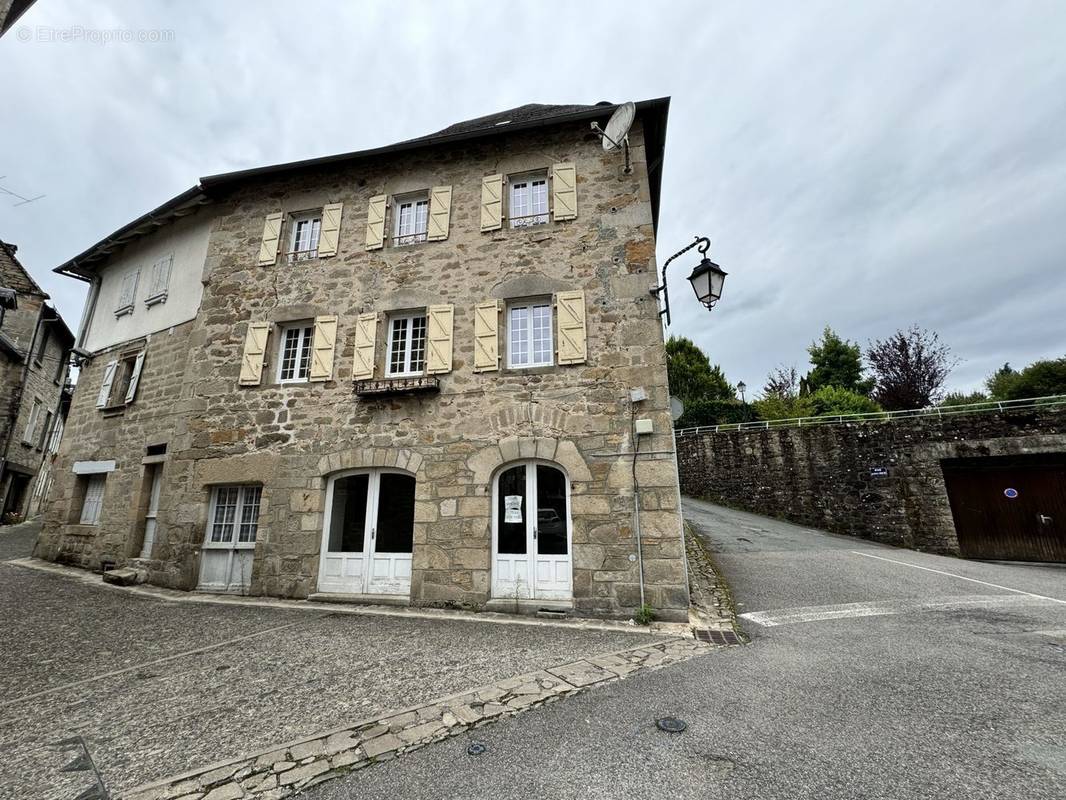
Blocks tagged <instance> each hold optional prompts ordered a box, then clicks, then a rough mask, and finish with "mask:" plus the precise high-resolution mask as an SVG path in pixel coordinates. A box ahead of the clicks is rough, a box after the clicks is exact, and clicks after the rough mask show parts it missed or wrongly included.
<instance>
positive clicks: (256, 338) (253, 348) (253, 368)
mask: <svg viewBox="0 0 1066 800" xmlns="http://www.w3.org/2000/svg"><path fill="white" fill-rule="evenodd" d="M269 334H270V323H269V322H249V323H248V331H247V333H245V335H244V353H243V354H242V355H241V374H240V378H238V380H237V383H238V384H240V385H241V386H258V385H259V382H260V381H261V380H263V359H264V357H265V356H266V344H267V336H268V335H269Z"/></svg>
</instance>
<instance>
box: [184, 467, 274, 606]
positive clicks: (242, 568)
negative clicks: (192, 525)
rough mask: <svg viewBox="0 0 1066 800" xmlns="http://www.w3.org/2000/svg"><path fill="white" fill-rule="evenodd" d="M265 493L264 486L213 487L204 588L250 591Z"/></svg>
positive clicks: (201, 585)
mask: <svg viewBox="0 0 1066 800" xmlns="http://www.w3.org/2000/svg"><path fill="white" fill-rule="evenodd" d="M262 495H263V488H262V487H261V486H216V487H215V488H214V489H212V490H211V503H210V506H209V508H208V515H207V532H206V534H205V536H204V544H203V547H202V548H201V550H200V583H199V585H198V587H197V588H198V589H199V590H200V591H202V592H225V593H229V594H245V593H246V592H247V591H248V588H249V586H251V583H252V563H253V561H254V560H255V539H256V534H257V533H258V530H259V504H260V500H261V499H262Z"/></svg>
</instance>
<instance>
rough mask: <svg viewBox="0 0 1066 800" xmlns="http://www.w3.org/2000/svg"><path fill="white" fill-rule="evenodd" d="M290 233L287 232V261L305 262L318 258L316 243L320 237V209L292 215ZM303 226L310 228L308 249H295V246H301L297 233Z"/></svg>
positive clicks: (301, 242)
mask: <svg viewBox="0 0 1066 800" xmlns="http://www.w3.org/2000/svg"><path fill="white" fill-rule="evenodd" d="M289 223H290V231H289V253H288V255H289V261H290V262H293V261H306V260H308V259H312V258H318V242H319V240H320V238H321V236H322V209H320V208H319V209H315V210H314V211H304V212H301V213H299V214H293V215H292V216H291V217H290V218H289ZM303 224H309V225H310V226H311V234H310V240H309V242H308V243H309V244H310V247H302V246H301V247H300V249H297V245H303V244H304V242H303V241H301V240H300V237H299V236H298V233H299V231H300V229H301V226H302V225H303Z"/></svg>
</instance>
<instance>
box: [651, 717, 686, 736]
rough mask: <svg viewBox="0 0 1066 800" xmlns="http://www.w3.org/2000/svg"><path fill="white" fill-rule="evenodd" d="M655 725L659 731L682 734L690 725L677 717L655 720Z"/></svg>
mask: <svg viewBox="0 0 1066 800" xmlns="http://www.w3.org/2000/svg"><path fill="white" fill-rule="evenodd" d="M655 724H656V725H657V726H658V728H659V730H661V731H666V732H667V733H681V731H683V730H685V728H687V727H688V723H687V722H685V720H683V719H678V718H677V717H663V718H662V719H657V720H655Z"/></svg>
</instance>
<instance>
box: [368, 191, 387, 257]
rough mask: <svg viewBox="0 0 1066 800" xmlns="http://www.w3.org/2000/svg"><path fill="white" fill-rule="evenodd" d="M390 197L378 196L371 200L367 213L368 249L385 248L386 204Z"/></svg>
mask: <svg viewBox="0 0 1066 800" xmlns="http://www.w3.org/2000/svg"><path fill="white" fill-rule="evenodd" d="M388 199H389V198H388V195H384V194H377V195H374V196H373V197H371V198H370V206H369V207H368V208H367V211H366V249H367V250H380V249H381V248H382V247H384V246H385V203H386V201H387V200H388Z"/></svg>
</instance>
